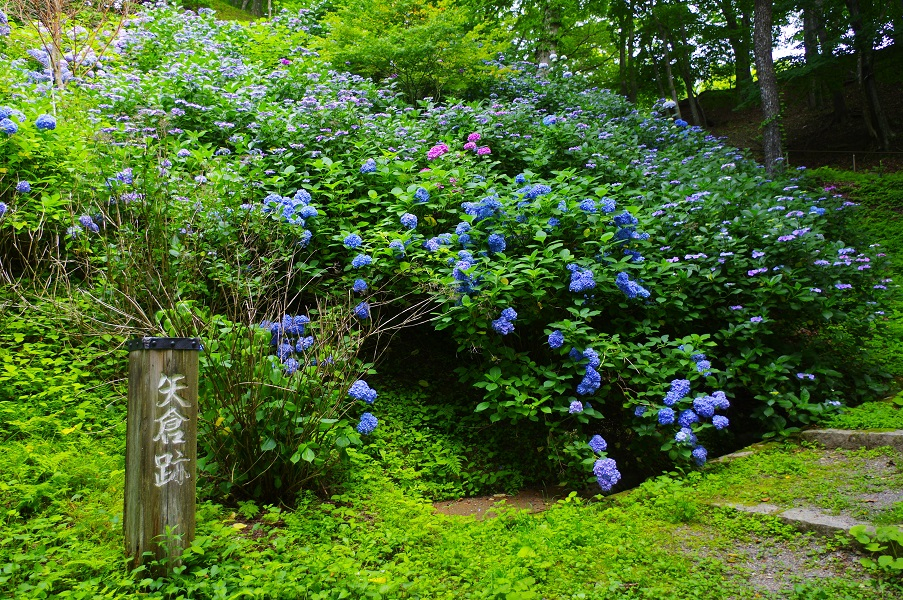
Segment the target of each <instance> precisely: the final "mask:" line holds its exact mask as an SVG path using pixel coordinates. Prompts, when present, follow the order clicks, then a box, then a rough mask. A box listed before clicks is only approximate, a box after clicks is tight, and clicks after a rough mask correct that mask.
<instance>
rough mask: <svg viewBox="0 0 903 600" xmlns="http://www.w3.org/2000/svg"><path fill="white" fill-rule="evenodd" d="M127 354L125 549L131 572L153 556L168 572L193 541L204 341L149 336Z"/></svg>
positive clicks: (133, 343)
mask: <svg viewBox="0 0 903 600" xmlns="http://www.w3.org/2000/svg"><path fill="white" fill-rule="evenodd" d="M128 350H129V404H128V417H127V424H126V449H125V515H124V518H123V522H124V527H125V551H126V554H127V555H128V556H129V557H130V558H131V566H132V567H133V568H134V567H137V566H139V565H141V564H142V563H143V562H144V560H145V556H144V554H145V553H146V552H150V553H151V554H152V555H153V559H157V560H162V559H166V560H165V563H164V564H165V565H166V570H170V569H172V567H174V566H178V565H179V564H180V557H181V556H182V551H183V550H184V549H185V548H187V547H188V545H189V544H190V543H191V541H192V540H193V539H194V524H195V514H194V513H195V489H196V482H197V466H196V463H197V422H198V352H200V350H201V342H200V340H198V339H196V338H155V337H146V338H141V339H136V340H132V341H130V342H129V343H128ZM153 559H152V560H153Z"/></svg>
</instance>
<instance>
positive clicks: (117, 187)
mask: <svg viewBox="0 0 903 600" xmlns="http://www.w3.org/2000/svg"><path fill="white" fill-rule="evenodd" d="M314 25H315V22H314V21H313V17H312V14H311V13H306V12H303V11H302V12H301V13H298V14H288V13H283V14H281V15H280V16H278V17H277V18H276V19H275V20H274V21H272V22H269V23H267V22H263V23H256V24H254V25H253V26H250V27H243V26H241V25H238V24H235V23H223V22H219V21H217V20H216V19H215V16H214V15H212V14H210V13H209V12H208V11H204V12H203V14H197V15H196V14H193V13H188V12H180V11H178V10H175V9H173V8H171V7H169V6H167V5H165V4H158V5H156V6H153V7H147V8H146V9H145V10H144V12H142V13H139V14H138V15H137V16H136V17H135V18H133V19H132V20H130V22H129V23H128V27H126V28H125V29H124V30H123V31H122V32H121V34H120V35H119V36H118V37H117V39H116V41H115V44H114V47H115V49H116V55H115V60H110V61H108V64H107V65H105V66H106V67H107V68H106V69H105V72H104V74H103V76H101V77H94V78H92V79H84V80H79V81H76V82H75V86H76V88H77V89H78V90H79V94H82V95H83V98H84V99H83V100H81V101H82V102H85V103H87V104H88V105H90V106H91V108H90V109H89V111H88V113H87V114H88V115H89V119H88V121H87V122H78V123H76V122H74V120H73V118H72V117H71V116H70V115H69V113H65V115H63V116H61V115H58V116H57V119H56V121H55V128H49V127H44V126H43V125H42V127H40V128H36V127H31V129H29V132H30V133H28V135H30V136H38V135H46V136H63V135H73V136H74V135H75V133H80V134H81V135H85V136H94V137H95V138H96V139H97V140H99V141H98V148H97V153H96V154H97V159H96V160H95V162H91V161H88V163H90V164H86V166H85V172H94V173H97V174H99V176H98V177H97V181H99V182H101V183H100V184H98V185H93V186H78V185H76V184H75V183H74V182H73V181H72V180H71V178H70V179H63V178H61V177H57V176H56V175H54V173H55V171H54V169H55V168H56V167H55V166H54V165H53V164H50V162H52V161H43V162H42V161H41V160H32V161H31V162H29V163H27V164H26V163H25V162H23V159H21V156H23V146H21V145H18V144H19V142H18V141H17V140H19V139H22V138H21V136H22V135H23V134H22V129H23V128H24V127H25V126H24V125H23V124H22V121H21V120H19V122H18V124H17V127H18V131H16V132H13V133H11V134H3V135H0V157H17V158H15V159H14V160H12V161H11V162H10V164H11V168H10V169H9V171H8V172H7V173H6V174H4V175H3V180H2V181H0V194H2V201H3V202H4V203H5V206H6V207H7V208H6V211H5V213H6V214H5V216H3V217H2V218H3V220H2V221H0V232H2V235H3V236H10V235H12V234H11V233H10V231H11V226H12V228H17V229H16V231H19V230H24V231H27V230H29V229H34V228H36V227H37V225H36V224H37V223H40V224H41V227H44V226H45V225H47V220H46V218H45V217H44V216H42V215H45V213H46V210H47V208H46V206H45V205H42V204H38V203H36V202H34V200H33V199H43V198H53V197H54V195H56V197H58V198H59V197H61V196H64V197H65V198H67V200H66V202H67V204H65V209H66V212H65V214H63V216H60V217H57V218H56V219H55V222H54V223H53V226H54V227H56V231H58V232H60V233H63V232H65V231H66V229H67V228H72V227H79V228H80V229H79V231H80V233H79V234H78V235H76V236H70V238H69V239H68V242H66V243H67V246H66V250H65V251H66V253H67V256H69V257H80V256H81V257H84V256H89V257H90V256H100V255H101V254H103V253H98V249H99V248H101V247H109V246H110V241H111V240H116V239H121V236H125V235H128V234H134V233H135V232H136V231H138V230H139V229H140V227H141V223H142V219H143V218H144V217H141V215H143V214H147V212H148V211H151V212H153V214H157V215H162V220H160V222H161V223H163V225H162V226H161V228H160V229H159V231H157V233H156V234H155V235H157V236H158V237H159V238H160V239H161V240H164V241H165V243H163V244H160V245H159V251H160V254H159V256H160V259H161V260H164V259H165V260H167V261H177V262H179V264H180V265H183V266H185V267H186V268H188V273H189V275H188V276H184V277H182V278H181V279H180V280H179V281H178V283H177V285H176V290H177V292H176V293H177V294H178V295H179V297H180V298H182V299H186V300H192V301H197V302H201V303H205V304H207V305H208V306H212V307H213V310H214V311H216V312H222V311H223V310H224V307H226V306H228V305H229V303H230V302H232V301H233V300H234V298H235V290H236V287H235V282H236V281H245V282H247V281H251V282H253V283H252V286H257V287H256V288H255V289H256V291H257V293H262V289H263V287H265V286H263V283H262V281H263V280H261V281H256V282H255V280H254V278H253V277H250V278H245V277H244V276H243V273H245V272H246V271H247V269H248V268H249V266H250V269H251V272H257V271H256V269H262V268H263V267H266V269H265V270H267V272H269V273H281V274H283V276H282V278H281V279H279V281H280V285H281V286H282V287H281V288H280V289H285V290H289V291H290V295H291V297H293V298H294V300H293V301H292V303H293V306H294V310H296V311H297V312H298V313H299V314H304V312H305V311H304V309H305V307H310V306H314V305H315V303H316V298H318V297H319V298H345V297H346V296H347V295H348V294H351V295H352V296H353V297H354V298H355V302H356V303H357V304H356V306H355V307H354V308H353V309H351V311H350V312H351V313H352V314H353V315H354V318H355V319H357V321H358V324H366V323H367V322H368V321H369V320H371V319H374V318H375V317H378V316H379V315H383V316H386V317H393V316H397V315H404V311H405V310H407V309H408V308H409V306H410V305H411V303H412V302H415V301H416V300H422V299H426V300H428V301H429V302H431V303H432V306H433V307H434V308H435V319H434V326H435V327H436V329H438V330H444V334H443V335H450V336H451V338H452V339H453V340H454V341H455V343H457V344H458V349H459V351H460V355H461V356H462V360H461V363H460V364H459V365H457V372H458V374H459V375H460V376H461V378H462V379H464V380H465V381H468V382H470V383H472V384H473V385H474V386H476V387H477V388H478V389H480V390H481V393H482V394H483V399H482V402H480V403H479V404H478V405H477V406H476V407H475V409H476V410H477V411H479V412H482V413H485V414H486V415H487V416H488V418H489V419H490V420H491V421H493V422H505V423H508V424H509V426H511V427H517V424H518V422H519V421H522V420H530V421H541V422H542V423H543V424H544V425H545V426H546V427H547V429H548V431H549V440H550V443H549V444H548V445H547V447H548V448H549V456H550V459H552V460H556V461H559V462H560V463H561V465H562V468H563V469H564V470H565V471H567V470H573V467H574V466H575V465H579V464H581V463H582V464H585V465H586V473H587V474H588V472H589V471H590V470H592V472H593V476H594V478H595V479H596V481H597V482H598V483H599V485H600V486H601V487H602V489H604V490H607V489H610V488H611V487H612V486H613V485H615V484H616V483H617V482H618V480H619V479H620V473H619V472H618V470H617V468H616V467H615V465H614V459H613V458H609V457H608V456H607V453H612V454H613V455H614V457H615V458H618V457H619V456H618V453H620V456H624V457H626V456H627V455H628V453H629V452H636V451H643V449H646V448H649V446H650V445H649V444H648V443H647V442H648V440H650V439H651V440H655V442H656V443H655V445H654V447H655V448H656V449H658V448H660V449H661V450H663V451H664V452H666V453H667V454H668V456H669V457H670V458H671V459H672V460H675V461H685V462H687V463H690V464H703V463H704V462H705V461H706V459H707V457H708V450H707V449H706V445H705V444H706V443H707V440H712V439H714V436H716V435H718V432H720V431H723V430H724V429H725V428H727V427H728V425H729V424H731V425H732V428H735V427H737V426H740V427H743V428H744V429H751V430H755V431H758V432H763V431H764V432H771V433H772V434H773V433H775V432H787V431H790V430H792V429H793V428H794V427H798V426H800V425H803V424H807V423H810V422H812V421H813V420H814V419H817V418H818V417H819V416H820V415H821V414H822V413H824V412H826V411H830V410H831V409H832V407H833V406H834V404H835V403H837V402H841V403H846V402H857V401H859V400H861V399H862V398H864V397H867V396H869V395H870V394H872V393H874V391H875V390H877V389H879V388H880V386H881V383H882V382H881V380H880V378H878V377H877V374H875V373H873V372H872V371H870V370H869V368H868V357H867V356H864V355H863V354H862V351H861V347H862V344H861V343H860V342H861V340H862V339H864V337H865V336H867V335H869V334H870V332H871V331H873V329H874V328H875V327H877V326H880V323H881V319H882V317H881V303H882V301H883V298H884V297H885V295H886V294H888V293H891V292H892V291H893V288H895V286H896V284H895V283H894V282H891V281H889V280H888V279H887V277H886V276H885V275H884V274H883V264H884V258H885V257H884V256H883V254H882V252H881V249H880V248H877V247H870V246H868V245H865V246H861V245H860V246H852V245H851V243H849V242H848V241H847V240H848V238H849V234H848V223H847V222H846V219H847V218H848V217H847V215H848V213H850V214H853V215H855V207H854V206H850V205H849V203H847V202H845V201H844V199H843V198H840V197H836V196H834V195H832V194H831V193H828V192H826V191H823V190H819V189H813V188H812V187H811V186H810V185H809V184H808V183H807V181H806V179H805V173H804V172H801V171H800V172H797V171H794V172H788V173H786V174H784V175H781V176H779V177H777V178H775V179H774V180H769V179H767V178H766V176H765V174H764V172H763V171H762V169H761V168H760V166H759V165H757V164H756V163H755V162H753V161H751V160H749V159H748V158H746V157H745V156H744V155H743V153H742V152H739V151H738V150H736V149H735V148H731V147H728V146H725V145H724V144H723V143H722V142H721V141H719V140H718V139H716V138H713V137H712V136H709V135H706V134H705V132H703V131H701V130H699V129H698V128H694V127H688V126H686V124H685V123H678V122H675V121H672V120H671V119H670V118H669V117H668V111H667V110H664V109H663V105H662V104H658V105H656V106H654V107H653V108H652V110H651V111H649V112H640V111H638V110H637V109H635V108H634V107H633V106H631V105H630V104H628V103H627V102H626V101H625V100H624V99H622V98H620V97H619V96H617V95H615V94H612V93H610V92H607V91H605V90H599V89H591V88H587V86H586V84H585V82H584V81H583V80H582V79H581V78H580V77H579V76H575V75H573V74H571V73H570V72H569V71H567V64H566V61H558V62H557V63H556V64H555V66H554V68H544V69H537V67H536V66H535V65H531V64H529V63H524V62H517V61H510V60H508V59H506V58H505V57H503V56H499V57H498V59H497V61H495V62H493V63H490V64H488V65H487V67H493V68H495V69H497V77H496V81H497V83H496V86H495V89H494V91H492V92H491V95H490V97H489V98H488V99H487V100H485V101H474V102H468V103H463V102H449V103H445V104H436V103H434V102H433V101H432V100H431V99H425V100H423V101H421V102H419V103H416V104H415V105H411V104H408V103H406V102H404V101H403V100H402V99H401V98H400V95H399V93H398V91H397V89H396V87H395V86H394V84H393V82H392V81H391V80H389V81H385V82H371V81H369V80H365V79H363V78H361V77H358V76H355V75H351V74H348V73H344V72H340V71H336V70H332V69H331V68H330V65H328V64H325V63H324V62H322V61H321V60H320V59H319V58H318V57H317V56H316V53H315V52H312V51H311V50H309V49H308V48H309V47H311V46H312V45H314V42H315V40H313V39H312V37H311V36H313V35H315V34H317V33H318V30H317V29H316V27H314ZM321 34H322V35H327V34H325V33H321ZM267 35H270V36H273V38H274V39H278V40H280V41H279V43H278V44H276V45H274V50H273V51H272V52H269V53H267V52H263V51H261V49H260V47H259V45H258V44H255V43H254V41H255V40H259V39H263V38H265V37H266V36H267ZM286 40H290V41H291V43H290V44H288V43H286ZM277 54H278V56H277ZM16 86H17V87H16V89H17V90H18V93H19V94H20V97H22V98H29V99H30V100H26V101H22V102H20V104H22V106H21V107H20V108H16V107H12V106H11V110H21V111H22V112H23V113H25V112H30V113H34V117H38V115H39V114H41V113H43V112H46V111H43V110H42V109H37V110H33V109H31V108H29V106H26V105H25V104H27V103H29V102H30V103H32V104H33V105H34V106H36V107H40V106H43V105H42V104H41V103H42V102H43V100H41V98H42V95H41V94H42V91H41V89H40V88H39V87H37V88H36V87H35V86H34V84H33V83H29V81H28V79H27V76H26V74H25V72H24V71H23V72H21V73H20V81H19V83H17V84H16ZM31 99H33V100H31ZM3 102H6V103H9V100H5V99H4V100H3ZM26 109H27V110H26ZM46 122H47V121H46V120H43V121H42V123H46ZM14 124H16V123H14ZM66 132H74V133H66ZM73 152H75V151H73ZM67 160H72V157H68V156H67V157H66V158H64V159H61V161H62V162H66V161H67ZM126 169H130V171H128V175H124V174H125V173H126ZM18 181H28V182H30V186H31V192H30V193H28V194H27V196H26V195H23V194H18V195H17V193H14V191H13V190H14V188H15V186H16V182H18ZM104 182H105V183H104ZM64 191H65V192H66V194H62V192H64ZM70 191H71V192H72V193H69V192H70ZM41 201H42V202H43V200H41ZM29 202H31V203H29ZM123 214H128V215H132V216H131V217H130V218H129V219H126V220H123V219H122V218H120V217H119V216H118V215H123ZM81 215H87V216H88V217H90V221H91V223H93V224H95V226H96V227H97V231H91V230H90V229H91V228H88V229H86V228H85V226H84V223H82V222H81V220H80V219H79V216H81ZM95 217H96V218H95ZM853 218H854V219H855V217H853ZM126 222H128V223H129V226H128V227H126V226H125V223H126ZM13 224H14V225H13ZM238 239H240V240H241V243H240V244H236V240H238ZM114 245H115V244H114ZM236 246H237V247H236ZM274 248H275V249H277V250H278V251H275V252H274V250H273V249H274ZM114 254H115V253H114ZM124 256H125V255H124V254H120V255H119V257H120V258H122V257H124ZM112 259H113V260H114V263H115V260H116V256H115V255H114V256H113V257H112ZM105 260H106V259H105ZM93 264H94V266H95V268H96V270H97V272H102V271H103V270H104V269H105V268H108V263H105V262H103V261H94V262H93ZM189 267H190V268H189ZM125 271H126V272H128V269H125ZM261 286H263V287H261ZM385 292H389V294H388V297H394V298H401V300H399V301H397V302H391V303H387V302H383V301H380V298H381V297H382V296H380V293H385ZM246 325H250V323H247V324H246ZM436 339H437V340H438V339H447V338H441V337H439V336H437V338H436ZM298 343H300V342H299V341H298V340H295V342H294V346H293V348H294V350H293V352H294V353H295V354H293V353H292V352H289V350H288V349H285V350H284V351H281V350H280V347H281V346H282V344H279V345H277V347H276V354H274V356H275V359H274V362H273V368H272V373H275V374H276V375H274V376H278V377H279V378H283V377H288V378H291V377H296V376H297V374H298V373H303V372H304V369H305V367H304V365H305V364H306V363H304V362H303V361H302V360H301V359H300V358H298V357H297V355H296V354H297V352H298V350H297V348H298ZM286 345H288V344H286ZM302 345H303V344H302ZM303 351H304V349H303V348H302V352H303ZM288 361H296V362H293V363H290V362H288ZM277 362H278V364H277ZM307 368H312V367H307ZM800 373H802V374H805V375H806V376H805V377H799V376H798V374H800ZM280 381H281V379H280ZM364 403H365V404H366V399H365V398H364ZM359 418H360V421H359V422H358V423H357V425H356V426H355V427H356V428H357V431H358V432H360V433H366V432H368V431H372V427H373V426H375V423H376V420H375V419H376V417H374V416H373V415H372V414H370V413H365V414H363V415H360V416H359ZM601 433H605V436H606V437H607V438H608V439H609V440H610V441H611V442H612V443H611V444H610V445H609V444H608V443H606V442H605V441H604V439H602V438H601ZM592 436H599V438H598V439H597V438H596V437H592ZM599 439H602V442H603V443H602V444H601V445H600V443H599ZM299 447H300V446H299ZM631 448H632V450H629V449H631ZM302 454H303V453H302ZM291 456H294V454H292V455H291Z"/></svg>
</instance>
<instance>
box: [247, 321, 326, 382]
mask: <svg viewBox="0 0 903 600" xmlns="http://www.w3.org/2000/svg"><path fill="white" fill-rule="evenodd" d="M308 323H310V318H308V317H307V316H306V315H289V314H286V315H283V317H282V319H281V320H279V321H275V322H271V321H264V322H263V323H261V324H260V327H261V328H262V329H266V330H268V331H269V332H270V346H272V347H273V348H274V354H275V355H276V357H277V358H278V359H279V360H280V361H281V362H282V368H283V370H284V371H285V373H286V375H292V374H294V373H295V372H296V371H297V370H298V369H299V368H300V367H301V365H302V363H301V362H300V361H299V360H298V357H301V358H302V360H303V361H304V363H305V364H312V363H313V362H314V361H313V359H312V358H310V357H308V356H307V354H308V351H309V350H310V349H311V348H313V346H314V337H313V336H312V335H305V330H306V327H307V324H308Z"/></svg>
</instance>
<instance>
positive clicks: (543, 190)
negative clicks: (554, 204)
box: [524, 183, 552, 200]
mask: <svg viewBox="0 0 903 600" xmlns="http://www.w3.org/2000/svg"><path fill="white" fill-rule="evenodd" d="M551 193H552V188H551V187H549V186H547V185H544V184H541V183H537V184H536V185H534V186H533V187H531V188H530V189H528V190H527V191H526V192H525V193H524V198H526V199H528V200H533V199H534V198H539V197H540V196H545V195H546V194H551Z"/></svg>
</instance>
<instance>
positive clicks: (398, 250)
mask: <svg viewBox="0 0 903 600" xmlns="http://www.w3.org/2000/svg"><path fill="white" fill-rule="evenodd" d="M389 249H390V250H392V251H393V252H394V253H395V256H396V257H399V258H400V257H402V256H404V243H403V242H402V241H401V240H392V241H391V242H389Z"/></svg>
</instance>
